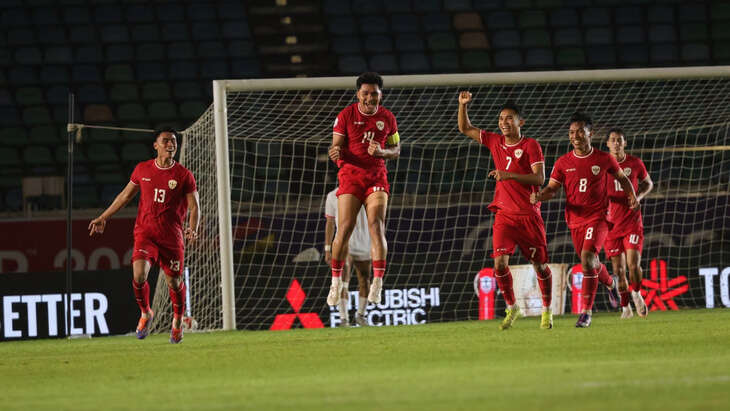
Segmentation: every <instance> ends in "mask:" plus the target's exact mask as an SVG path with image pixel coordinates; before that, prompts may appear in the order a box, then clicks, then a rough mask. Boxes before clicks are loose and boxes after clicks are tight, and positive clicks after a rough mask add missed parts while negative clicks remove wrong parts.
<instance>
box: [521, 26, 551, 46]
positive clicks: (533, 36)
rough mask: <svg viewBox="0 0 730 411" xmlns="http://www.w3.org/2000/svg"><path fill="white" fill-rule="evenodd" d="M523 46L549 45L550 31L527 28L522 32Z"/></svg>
mask: <svg viewBox="0 0 730 411" xmlns="http://www.w3.org/2000/svg"><path fill="white" fill-rule="evenodd" d="M522 46H523V47H550V33H548V31H547V30H545V29H527V30H525V31H524V32H522Z"/></svg>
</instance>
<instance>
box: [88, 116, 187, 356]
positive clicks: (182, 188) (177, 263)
mask: <svg viewBox="0 0 730 411" xmlns="http://www.w3.org/2000/svg"><path fill="white" fill-rule="evenodd" d="M179 136H180V135H179V133H178V132H177V131H175V130H173V129H163V130H159V131H155V132H154V143H153V147H154V149H155V151H157V157H156V158H154V159H152V160H147V161H143V162H141V163H139V164H137V167H135V168H134V171H133V172H132V177H131V178H130V181H129V183H127V186H126V187H124V190H122V192H121V193H119V195H117V197H116V198H115V199H114V202H112V204H111V205H110V206H109V207H108V208H107V209H106V210H104V212H103V213H101V215H100V216H99V217H97V218H95V219H93V220H91V223H89V230H90V232H89V235H94V234H102V233H103V232H104V228H105V227H106V223H107V220H109V219H110V218H111V217H112V216H113V215H114V214H115V213H116V212H117V211H119V210H121V209H122V208H124V206H125V205H127V203H129V201H130V200H131V199H132V198H134V196H135V195H136V194H137V192H139V193H140V195H139V206H138V207H137V221H136V222H135V223H134V251H133V252H132V271H133V274H134V279H133V280H132V288H133V289H134V296H135V298H136V299H137V305H138V306H139V309H140V311H141V315H140V318H139V323H138V324H137V338H139V339H143V338H145V337H146V336H147V334H148V333H149V327H150V324H151V322H152V317H153V316H154V313H153V312H152V310H151V309H150V286H149V283H147V275H148V274H149V272H150V267H151V265H152V264H158V265H159V266H160V268H162V270H163V271H164V272H165V280H166V281H167V286H168V288H169V290H170V300H171V301H172V309H173V311H174V316H173V320H172V330H171V331H170V342H171V343H175V344H176V343H179V342H180V341H182V338H183V333H182V317H183V313H184V310H185V282H184V281H183V279H182V275H181V274H182V271H183V256H184V252H185V242H184V240H187V241H189V242H192V241H195V239H196V238H197V237H198V223H199V222H200V213H199V211H198V210H199V209H200V201H199V199H198V191H197V188H196V185H195V178H194V177H193V173H191V172H190V170H188V169H187V168H185V167H183V166H182V165H180V164H179V163H177V162H175V160H174V159H173V158H174V157H175V152H176V151H177V139H178V137H179ZM188 210H190V218H189V220H188V227H187V228H186V229H185V231H184V232H183V221H184V220H185V214H186V213H187V211H188Z"/></svg>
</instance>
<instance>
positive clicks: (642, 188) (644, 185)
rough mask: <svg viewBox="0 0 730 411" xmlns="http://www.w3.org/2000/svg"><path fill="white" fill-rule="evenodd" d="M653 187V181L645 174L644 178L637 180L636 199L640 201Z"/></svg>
mask: <svg viewBox="0 0 730 411" xmlns="http://www.w3.org/2000/svg"><path fill="white" fill-rule="evenodd" d="M653 189H654V182H653V181H652V180H651V177H649V175H648V174H647V175H646V178H645V179H643V180H641V181H639V192H638V193H637V194H636V201H639V202H641V200H642V199H643V198H644V197H646V195H647V194H649V193H650V192H651V190H653Z"/></svg>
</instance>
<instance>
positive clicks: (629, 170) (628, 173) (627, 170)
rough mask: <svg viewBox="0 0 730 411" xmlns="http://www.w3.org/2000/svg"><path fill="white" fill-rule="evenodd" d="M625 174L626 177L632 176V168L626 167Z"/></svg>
mask: <svg viewBox="0 0 730 411" xmlns="http://www.w3.org/2000/svg"><path fill="white" fill-rule="evenodd" d="M624 174H625V175H626V177H628V176H630V175H631V169H630V168H628V167H626V168H624Z"/></svg>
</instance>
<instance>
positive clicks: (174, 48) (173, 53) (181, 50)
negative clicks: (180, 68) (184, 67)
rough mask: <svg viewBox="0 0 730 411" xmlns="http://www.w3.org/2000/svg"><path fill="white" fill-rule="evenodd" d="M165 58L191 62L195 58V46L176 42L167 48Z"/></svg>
mask: <svg viewBox="0 0 730 411" xmlns="http://www.w3.org/2000/svg"><path fill="white" fill-rule="evenodd" d="M167 57H168V58H169V59H170V60H192V59H194V58H196V57H197V54H196V53H195V44H194V43H192V42H177V43H171V44H170V45H168V46H167Z"/></svg>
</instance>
